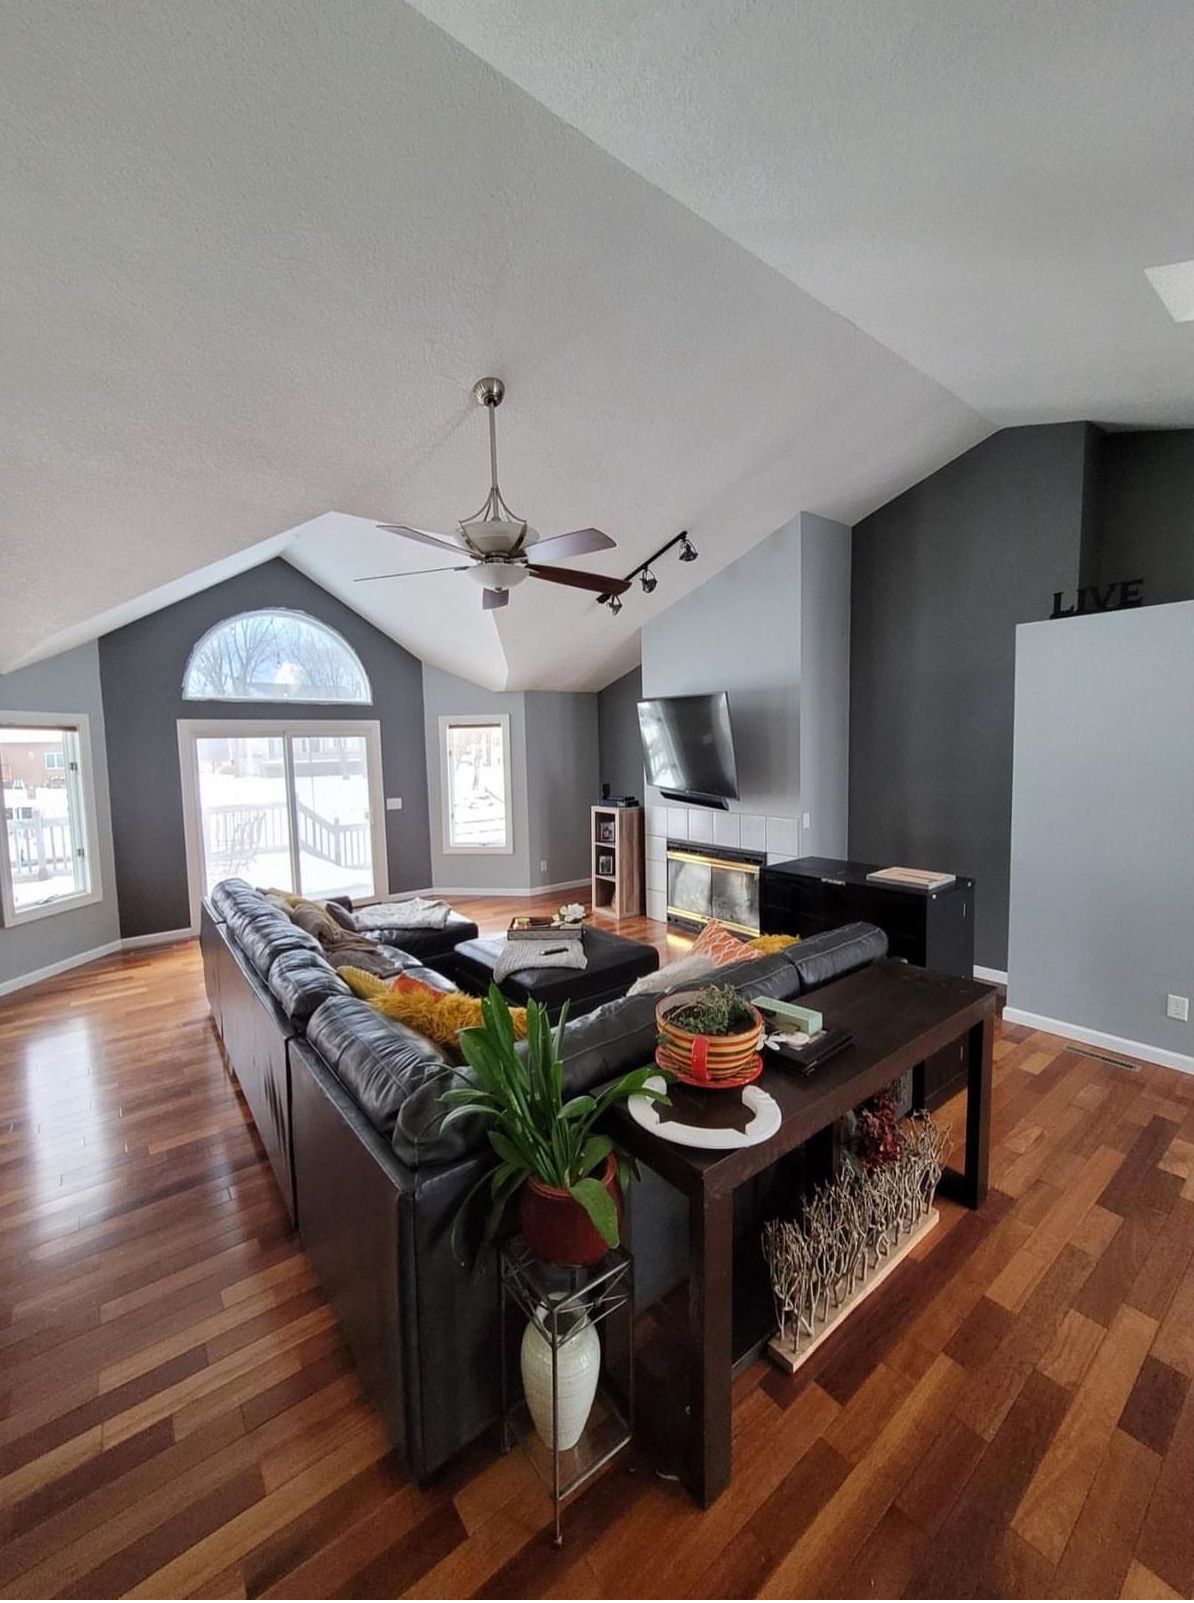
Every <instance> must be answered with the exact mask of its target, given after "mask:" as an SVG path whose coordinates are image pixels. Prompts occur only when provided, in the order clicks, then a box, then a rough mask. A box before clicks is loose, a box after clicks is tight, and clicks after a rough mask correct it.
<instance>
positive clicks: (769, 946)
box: [746, 935, 800, 955]
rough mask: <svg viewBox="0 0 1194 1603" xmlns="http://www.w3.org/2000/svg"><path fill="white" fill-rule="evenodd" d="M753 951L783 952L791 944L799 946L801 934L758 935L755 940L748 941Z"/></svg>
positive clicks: (765, 952) (766, 952) (764, 952)
mask: <svg viewBox="0 0 1194 1603" xmlns="http://www.w3.org/2000/svg"><path fill="white" fill-rule="evenodd" d="M746 944H747V946H749V947H750V949H751V951H752V952H761V953H763V954H764V955H766V954H768V953H771V952H782V951H784V950H785V949H786V948H787V947H789V946H799V945H800V937H799V935H756V936H755V938H754V940H753V941H747V943H746Z"/></svg>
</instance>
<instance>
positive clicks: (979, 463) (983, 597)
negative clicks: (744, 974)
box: [849, 423, 1095, 970]
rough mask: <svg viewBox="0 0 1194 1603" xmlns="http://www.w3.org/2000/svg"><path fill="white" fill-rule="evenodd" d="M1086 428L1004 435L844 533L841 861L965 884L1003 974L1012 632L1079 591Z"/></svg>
mask: <svg viewBox="0 0 1194 1603" xmlns="http://www.w3.org/2000/svg"><path fill="white" fill-rule="evenodd" d="M1094 433H1095V431H1094V430H1092V429H1091V427H1090V426H1089V425H1088V424H1085V423H1062V424H1055V425H1047V426H1041V427H1031V428H1017V429H1004V430H1002V431H1001V432H1000V433H998V434H995V435H992V436H991V437H990V438H989V439H987V440H984V441H983V442H982V443H981V444H979V445H977V446H975V447H974V448H973V449H972V450H970V451H967V452H966V453H965V454H964V455H963V456H960V457H957V458H956V459H955V460H954V461H953V462H950V463H948V464H947V465H946V466H945V467H943V468H942V469H940V471H939V472H937V473H934V474H933V475H932V476H931V477H930V478H927V479H925V480H924V481H923V482H922V483H920V484H918V485H915V486H914V487H913V488H912V489H910V490H908V491H906V492H905V493H904V494H903V495H901V496H898V497H897V498H896V500H894V501H891V502H889V503H888V505H887V506H885V507H883V508H881V509H880V510H879V511H878V512H875V513H873V514H872V515H871V516H870V517H869V518H866V519H864V520H863V522H861V523H860V524H858V525H857V526H856V527H855V529H854V543H853V562H852V600H851V623H850V678H851V684H850V780H849V796H850V833H849V844H850V855H851V856H852V857H855V858H859V859H862V860H864V861H874V862H882V863H906V864H911V865H914V866H917V867H924V868H939V869H943V870H947V871H951V872H954V873H959V874H973V875H974V876H975V879H976V881H977V898H976V899H977V907H976V929H975V960H976V962H977V963H978V964H979V965H980V966H983V967H986V968H991V969H996V970H1005V969H1006V968H1007V916H1008V888H1009V881H1010V858H1011V851H1010V846H1011V805H1012V723H1013V692H1014V674H1015V632H1016V626H1017V625H1018V624H1021V623H1026V622H1030V621H1032V620H1034V619H1041V618H1045V617H1047V616H1048V613H1049V610H1050V607H1051V604H1052V595H1053V592H1054V591H1055V590H1064V589H1067V588H1070V587H1072V586H1073V585H1075V584H1076V583H1077V580H1078V575H1079V572H1080V569H1081V564H1082V554H1083V517H1084V499H1083V486H1084V481H1085V479H1086V477H1087V475H1088V470H1089V465H1088V453H1089V451H1090V449H1091V448H1092V444H1093V437H1094Z"/></svg>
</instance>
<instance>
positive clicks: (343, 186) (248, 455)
mask: <svg viewBox="0 0 1194 1603" xmlns="http://www.w3.org/2000/svg"><path fill="white" fill-rule="evenodd" d="M3 15H4V22H3V37H2V39H0V72H2V74H3V81H2V83H0V207H2V215H3V217H4V219H5V223H4V231H3V251H4V271H3V275H2V280H0V295H2V297H3V301H2V313H0V328H2V329H3V335H2V338H3V347H4V348H3V360H2V361H0V407H2V411H0V430H2V438H3V441H4V446H3V450H4V485H3V500H2V505H0V542H2V555H3V570H4V579H5V582H4V584H3V586H2V587H0V668H3V667H12V666H14V665H15V664H16V663H18V662H21V661H26V660H29V659H30V658H31V657H35V656H37V655H40V654H44V653H45V652H46V651H47V650H49V649H58V648H60V647H61V646H63V645H64V644H69V643H70V642H71V640H72V639H75V638H83V637H85V636H86V635H87V634H89V633H94V632H95V631H96V627H97V626H99V627H109V626H111V625H112V623H113V622H119V621H121V620H122V619H124V618H127V617H131V616H134V615H136V614H137V613H138V612H139V611H143V610H146V609H147V608H148V607H150V606H152V605H155V604H156V595H157V593H158V592H159V591H160V588H161V587H162V586H167V585H173V584H177V583H178V582H179V581H182V580H184V579H185V578H186V576H188V575H192V574H194V573H195V572H196V570H200V569H204V568H206V567H207V566H208V565H209V564H213V563H218V562H223V561H226V560H227V559H230V558H235V556H236V554H237V553H238V552H241V551H243V550H244V549H245V548H246V547H248V546H251V545H254V544H256V543H257V542H260V541H262V540H266V539H270V538H272V537H274V536H276V535H278V534H280V533H282V532H284V531H286V530H290V529H295V528H301V529H302V532H301V533H300V535H299V537H298V538H297V540H296V542H295V544H294V546H293V548H292V550H291V552H290V554H291V556H292V559H293V560H294V561H295V562H296V564H297V565H298V566H300V567H302V568H304V569H305V570H306V571H308V572H310V573H313V574H314V575H315V576H317V577H318V578H319V579H320V580H321V582H323V583H325V584H327V585H328V586H329V587H330V588H331V589H333V590H335V591H336V592H337V593H338V594H340V595H341V596H343V597H344V598H345V599H347V600H349V601H351V602H352V603H353V604H354V605H360V606H361V608H362V610H364V611H367V613H368V615H369V616H370V617H371V618H373V619H374V621H375V622H377V623H378V624H380V625H381V627H383V628H385V629H386V630H388V631H389V632H390V633H391V634H392V635H393V636H394V637H395V638H397V639H398V640H400V641H402V642H403V643H404V644H406V645H408V646H410V647H411V649H413V650H415V651H416V652H418V653H419V654H420V655H422V656H424V657H426V658H427V659H428V660H430V661H433V662H438V663H442V664H443V665H444V666H445V667H449V668H451V669H452V670H453V671H455V672H457V673H459V674H462V675H464V676H466V677H472V678H475V679H479V680H483V681H485V682H486V683H490V684H498V683H509V684H511V685H517V686H532V685H533V686H556V685H558V686H560V687H561V688H562V687H565V686H567V685H595V684H598V683H601V682H602V680H603V678H608V677H609V675H610V674H611V673H613V672H616V671H617V668H618V667H619V666H621V665H624V664H626V663H628V662H630V661H632V660H633V658H634V656H635V654H636V646H635V641H636V634H637V630H638V627H639V625H640V623H641V621H642V619H643V618H644V617H645V616H647V615H648V613H649V612H650V611H651V610H652V609H654V608H658V607H661V606H664V605H666V604H667V603H668V602H669V601H671V600H673V599H675V597H676V596H677V595H679V594H680V593H681V592H682V589H683V588H685V587H687V586H690V585H691V584H694V583H696V582H698V581H699V580H700V579H702V578H704V577H707V576H708V574H709V573H710V572H711V571H712V570H713V569H714V568H715V567H716V566H719V565H721V564H723V563H724V562H726V561H729V560H730V559H732V558H733V557H735V556H737V555H738V554H739V553H740V552H742V551H743V550H745V549H746V548H747V547H748V546H749V545H750V544H752V543H753V542H754V541H755V540H757V539H759V538H761V537H762V536H764V535H766V534H767V533H769V532H770V530H771V529H773V528H774V527H775V526H776V525H777V524H778V523H780V522H782V521H783V520H784V519H786V518H788V517H790V516H791V515H792V514H793V513H795V512H796V511H798V510H800V509H801V508H813V509H815V510H818V511H823V512H826V513H829V514H831V515H838V516H842V517H846V518H851V517H853V516H854V515H855V514H857V513H858V512H859V511H861V510H864V509H866V508H868V507H870V506H874V505H876V504H878V503H879V502H881V501H882V500H883V499H885V498H886V497H887V496H888V495H890V494H891V493H893V492H894V491H895V490H898V489H899V488H901V487H902V486H903V485H905V484H906V483H908V482H910V481H911V480H913V479H915V478H917V477H919V476H920V475H922V474H924V473H925V472H928V471H930V470H931V469H932V468H933V467H935V466H937V465H938V464H939V463H940V462H942V461H944V460H946V459H948V458H949V457H951V456H953V455H954V454H956V453H957V452H958V451H959V450H962V449H964V448H966V447H967V446H968V445H970V444H971V443H972V442H973V441H974V440H976V439H977V438H979V437H981V435H982V434H984V433H985V432H987V431H988V429H989V425H987V424H986V423H985V422H984V421H983V420H982V419H980V418H977V417H975V416H974V414H973V413H972V412H971V411H970V410H969V409H968V408H967V407H966V406H964V405H963V404H962V403H960V402H959V401H957V400H956V399H955V398H954V397H953V396H951V395H949V394H948V393H946V392H945V391H944V390H942V389H941V388H940V387H939V386H938V385H936V384H935V383H934V382H933V381H931V380H929V379H926V378H925V377H924V376H923V375H922V374H920V373H918V372H917V371H916V370H915V369H913V368H912V367H910V366H909V365H908V364H907V363H905V362H903V361H901V360H900V359H899V358H897V357H895V356H893V355H892V354H891V353H890V352H889V351H887V350H885V349H884V348H883V347H882V346H881V345H880V344H878V343H877V342H875V341H874V340H871V339H870V338H868V337H867V336H866V335H864V334H861V333H860V332H859V331H858V330H857V329H855V328H853V327H852V326H851V325H850V324H849V323H848V322H847V321H846V320H845V319H843V318H841V317H839V316H837V315H836V314H834V313H832V312H829V311H827V310H826V309H825V308H824V307H823V306H821V305H820V304H819V303H818V302H817V301H815V300H813V299H812V298H811V297H809V296H807V295H805V294H803V293H802V292H801V291H800V290H798V289H796V288H795V287H794V286H793V285H792V284H791V283H789V282H788V281H787V280H786V279H784V278H783V277H781V276H780V275H779V274H777V273H775V272H774V271H773V270H771V269H770V268H768V267H766V266H765V265H763V264H762V263H761V262H759V261H758V260H757V259H756V258H755V257H754V256H752V255H750V254H749V253H748V252H746V251H744V250H743V249H742V248H741V247H740V246H738V245H735V244H734V243H733V242H731V241H730V240H728V239H727V238H726V237H725V236H724V235H723V234H721V233H719V232H718V231H717V230H715V229H714V228H712V227H710V226H709V225H708V224H707V223H704V222H702V221H700V220H699V219H698V218H696V217H695V216H694V215H693V214H692V213H691V212H690V211H689V210H687V209H685V208H684V207H683V206H681V205H680V204H678V203H677V202H676V201H674V200H672V199H670V198H669V197H667V196H666V195H663V194H662V193H660V191H659V190H658V189H656V188H654V187H652V186H651V185H650V184H648V183H646V182H645V181H643V180H642V179H640V178H638V177H636V176H635V175H634V174H632V173H631V172H629V171H628V170H627V169H626V168H625V167H624V166H622V165H621V164H620V163H619V162H617V161H615V160H614V159H613V158H612V157H611V156H609V155H607V154H606V153H604V152H603V151H601V150H599V149H597V148H596V147H595V146H594V145H592V144H591V143H590V142H589V141H588V140H586V139H585V138H583V137H582V136H581V135H580V134H578V133H576V132H574V131H573V130H572V129H570V128H568V127H567V126H565V125H564V124H563V123H561V122H560V121H559V119H558V118H556V117H555V116H553V115H552V114H551V113H549V112H548V111H546V110H545V109H544V108H543V107H542V106H540V105H539V104H538V103H537V102H536V101H534V100H533V99H531V98H529V97H528V96H526V95H525V94H523V93H522V92H521V91H520V90H518V89H517V88H515V87H514V86H513V85H512V84H511V83H510V82H509V81H508V80H507V79H505V78H503V77H502V76H500V75H499V74H498V73H496V72H494V71H493V70H492V69H491V68H489V67H488V66H486V65H484V64H483V63H482V62H481V61H479V60H478V59H477V57H476V56H474V55H472V54H470V53H469V52H468V51H466V50H465V49H464V48H462V47H461V46H460V45H459V44H457V43H456V42H455V41H453V40H451V39H450V38H449V37H448V36H447V35H446V34H445V33H443V32H442V31H441V30H439V29H438V28H436V27H434V26H432V25H431V24H430V23H428V22H427V21H425V20H424V19H423V18H422V17H420V16H419V15H418V14H417V13H416V12H414V11H412V10H411V9H409V8H408V7H406V6H405V5H401V4H394V3H392V0H353V3H352V4H351V5H338V6H328V5H326V4H324V3H321V0H254V4H253V5H251V6H250V5H244V4H243V3H241V0H204V3H203V4H201V5H194V4H190V3H187V0H155V3H153V4H141V3H135V0H110V3H106V4H104V5H102V6H79V5H75V4H67V3H59V0H15V3H10V4H9V5H8V6H7V7H6V9H5V11H4V14H3ZM486 372H497V373H499V374H501V375H502V376H503V377H504V378H505V379H506V380H507V382H508V385H509V397H508V400H507V402H506V405H505V406H504V407H503V409H502V413H501V419H500V422H501V425H502V456H503V474H502V477H503V483H504V486H505V489H506V492H507V495H508V496H509V498H510V501H511V502H512V504H513V505H514V506H515V507H516V508H518V509H519V510H520V511H522V512H523V513H524V514H525V515H526V516H528V517H530V518H531V519H532V521H533V522H534V523H535V524H536V525H537V527H539V528H540V529H541V530H542V531H543V532H544V533H545V534H546V533H550V532H553V531H557V530H562V529H568V528H575V527H577V526H578V525H582V524H587V523H596V524H598V525H599V526H600V527H602V528H604V529H606V530H607V531H608V532H609V533H611V534H612V535H613V536H614V537H615V538H616V539H617V540H618V542H619V550H618V551H617V552H616V553H610V554H608V555H607V556H606V557H605V559H604V566H605V567H606V569H607V571H611V572H624V571H625V570H626V569H628V568H629V567H631V566H632V565H633V564H634V563H635V562H636V561H637V560H638V559H639V557H640V556H642V555H644V554H646V553H647V552H648V551H650V550H651V549H653V547H654V546H655V545H657V544H658V543H660V542H661V541H662V540H663V539H665V538H667V536H669V535H670V534H672V533H674V532H675V531H676V530H677V529H678V528H680V527H683V526H684V525H688V526H690V527H691V528H692V530H693V535H694V538H695V539H696V540H697V543H698V545H699V547H700V549H701V551H702V561H701V562H700V563H697V564H694V565H692V566H690V567H684V568H680V567H677V566H675V565H674V564H673V565H672V568H671V571H670V572H669V573H668V575H667V577H666V578H665V579H664V580H663V581H662V582H661V584H660V586H659V589H658V590H657V592H656V594H655V597H654V598H653V599H652V600H651V601H648V600H647V598H645V597H639V598H638V599H636V600H635V601H633V602H628V603H627V606H626V608H625V610H624V611H623V613H622V615H621V617H620V618H619V619H614V618H612V617H611V616H610V615H609V614H608V613H607V612H605V611H604V610H602V609H598V608H597V607H596V606H594V604H593V603H592V601H591V600H590V599H589V598H588V597H586V596H584V595H581V594H579V593H570V592H566V591H563V590H560V589H557V588H554V587H548V586H545V585H532V584H527V585H526V586H524V587H523V589H522V591H521V592H520V593H519V594H517V595H515V596H514V598H513V600H512V602H511V605H510V606H509V607H508V608H506V609H505V612H504V613H503V614H502V616H501V617H500V618H498V619H486V618H484V617H483V616H482V614H481V612H480V605H479V598H478V594H477V590H476V587H475V586H474V584H473V583H472V582H471V581H470V580H469V579H467V577H464V576H453V575H449V576H447V577H446V578H443V579H440V578H426V579H422V578H420V579H412V580H409V581H406V582H405V583H394V584H392V585H387V586H374V587H365V586H357V585H354V584H353V583H352V580H353V578H354V577H355V576H356V575H357V574H359V573H364V572H369V571H376V568H377V565H378V563H379V562H380V563H381V565H382V566H385V567H398V566H402V565H404V559H405V561H408V562H409V565H410V566H411V567H412V568H417V567H425V566H430V565H433V561H429V560H428V556H429V554H427V553H424V554H420V553H419V551H418V549H417V548H415V547H408V546H401V545H400V544H399V542H398V541H397V540H392V541H385V542H384V548H383V547H382V546H379V539H378V537H375V536H373V535H372V534H371V533H369V532H367V531H366V532H364V533H362V529H361V524H360V523H359V522H353V521H351V520H353V519H358V520H368V519H375V518H384V519H386V520H408V521H412V522H415V523H419V524H421V525H423V526H425V527H433V528H445V529H447V528H451V526H452V523H453V520H454V519H455V518H457V517H459V516H460V515H462V514H465V513H468V512H470V511H472V510H473V508H474V507H475V506H476V505H477V503H478V502H479V501H480V500H481V496H482V494H483V491H484V488H485V481H486V461H485V445H484V427H483V419H482V417H481V414H480V413H479V411H478V410H477V409H476V407H475V406H474V405H473V403H472V402H471V400H470V398H469V388H470V386H471V384H472V381H473V380H474V379H475V378H476V377H478V376H479V375H480V374H482V373H486ZM331 510H334V511H335V512H336V513H337V514H341V515H342V516H341V517H339V518H336V519H331V520H325V519H322V514H325V513H327V512H329V511H331ZM313 519H315V520H320V521H318V522H317V523H316V525H315V527H314V529H305V528H303V526H305V525H306V524H308V523H309V522H310V520H313ZM611 559H612V560H611ZM591 565H593V566H602V563H601V562H598V561H594V563H593V564H591ZM366 588H369V589H371V590H372V591H374V592H376V593H375V594H372V595H370V596H369V597H368V598H367V599H366V597H365V596H364V594H363V592H364V591H365V590H366Z"/></svg>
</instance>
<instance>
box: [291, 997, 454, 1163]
mask: <svg viewBox="0 0 1194 1603" xmlns="http://www.w3.org/2000/svg"><path fill="white" fill-rule="evenodd" d="M307 1040H308V1042H309V1043H310V1045H311V1046H313V1047H314V1048H315V1050H316V1051H317V1052H318V1053H319V1055H320V1057H321V1058H322V1059H323V1060H324V1062H325V1063H326V1064H327V1066H328V1068H329V1069H330V1070H331V1071H332V1073H333V1074H334V1075H335V1076H336V1078H337V1079H338V1080H339V1082H340V1084H341V1085H342V1086H343V1087H344V1089H345V1090H346V1091H347V1092H348V1094H349V1096H350V1097H351V1098H352V1099H353V1101H354V1102H355V1103H356V1105H357V1106H358V1107H359V1108H360V1110H361V1112H362V1113H363V1114H364V1115H365V1117H366V1118H367V1119H368V1120H369V1123H370V1124H371V1125H372V1126H373V1128H374V1129H375V1130H376V1131H377V1133H378V1134H379V1135H380V1136H382V1137H383V1138H384V1139H385V1140H387V1141H389V1140H390V1139H391V1138H392V1137H393V1134H394V1123H395V1120H396V1119H397V1118H398V1115H399V1113H400V1111H401V1109H402V1107H403V1105H404V1103H405V1102H406V1101H407V1099H408V1098H409V1097H411V1096H412V1095H414V1094H415V1093H416V1092H418V1090H419V1089H420V1087H422V1086H424V1085H425V1084H426V1083H427V1082H428V1081H432V1080H435V1081H437V1082H442V1080H443V1077H444V1075H445V1074H448V1073H450V1069H449V1065H448V1062H447V1060H446V1058H445V1057H444V1054H443V1053H442V1052H441V1051H440V1050H439V1048H438V1047H437V1046H434V1045H433V1044H432V1043H431V1042H430V1041H428V1040H426V1039H425V1038H424V1037H423V1036H421V1035H419V1034H417V1033H416V1032H415V1031H414V1030H410V1029H407V1028H406V1026H405V1025H402V1024H398V1023H395V1022H394V1020H392V1019H387V1018H383V1017H382V1015H381V1014H380V1013H378V1012H376V1011H375V1010H374V1009H373V1008H371V1007H370V1006H369V1004H368V1002H362V1001H359V1000H358V999H357V998H356V997H355V996H332V997H329V998H328V1000H327V1001H326V1002H324V1003H322V1004H321V1006H320V1007H318V1008H317V1009H316V1010H315V1013H314V1014H313V1015H312V1018H311V1022H310V1023H309V1024H308V1026H307ZM441 1111H442V1110H441Z"/></svg>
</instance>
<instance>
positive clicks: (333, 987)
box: [269, 947, 351, 1030]
mask: <svg viewBox="0 0 1194 1603" xmlns="http://www.w3.org/2000/svg"><path fill="white" fill-rule="evenodd" d="M269 988H270V993H271V995H272V996H273V998H274V1001H275V1002H277V1004H278V1006H279V1007H280V1008H281V1009H282V1011H283V1013H285V1015H286V1017H287V1018H288V1019H289V1020H290V1022H291V1023H292V1024H293V1025H294V1027H295V1029H297V1030H305V1029H306V1027H307V1025H308V1023H309V1022H310V1020H311V1015H312V1014H313V1013H314V1012H315V1009H316V1008H317V1007H319V1006H320V1004H321V1003H323V1002H326V1001H327V999H328V997H329V996H348V995H350V994H351V993H350V992H349V989H348V986H347V985H345V983H344V981H343V980H342V979H341V978H340V976H339V975H338V974H337V973H336V971H335V969H334V968H333V967H332V966H331V964H330V963H329V962H328V961H327V959H326V958H324V957H321V956H320V955H319V953H317V952H312V951H311V950H310V949H309V948H307V947H300V948H298V949H297V950H295V951H292V952H283V953H281V954H280V956H278V957H276V958H275V959H274V962H273V965H272V966H271V968H270V971H269Z"/></svg>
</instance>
